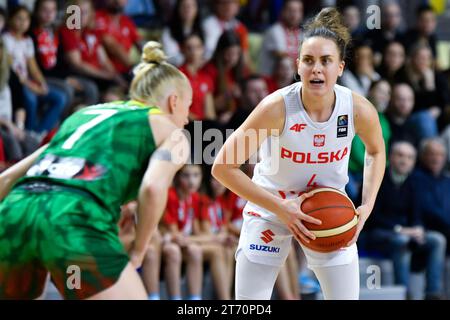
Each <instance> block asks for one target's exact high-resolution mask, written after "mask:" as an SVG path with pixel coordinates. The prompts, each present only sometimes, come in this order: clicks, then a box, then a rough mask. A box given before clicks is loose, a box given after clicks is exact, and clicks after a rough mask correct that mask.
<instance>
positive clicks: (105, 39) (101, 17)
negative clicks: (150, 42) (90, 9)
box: [95, 0, 141, 80]
mask: <svg viewBox="0 0 450 320" xmlns="http://www.w3.org/2000/svg"><path fill="white" fill-rule="evenodd" d="M127 2H128V0H108V1H107V2H106V9H105V10H99V11H97V12H96V16H95V28H96V31H97V32H98V33H99V36H100V39H101V42H102V45H103V47H104V48H105V50H106V52H107V54H108V57H109V58H110V60H111V62H112V63H113V65H114V68H115V70H116V72H118V73H119V74H121V75H122V76H123V77H124V78H125V79H127V80H131V77H132V75H131V73H130V70H131V67H132V66H133V64H134V61H132V59H131V57H130V52H131V49H132V48H133V46H134V47H135V48H137V49H138V50H139V51H140V50H141V45H140V43H139V41H140V40H141V39H140V36H139V33H138V31H137V28H136V25H135V24H134V22H133V20H131V19H130V18H129V17H127V16H126V15H124V14H123V11H124V8H125V6H126V5H127Z"/></svg>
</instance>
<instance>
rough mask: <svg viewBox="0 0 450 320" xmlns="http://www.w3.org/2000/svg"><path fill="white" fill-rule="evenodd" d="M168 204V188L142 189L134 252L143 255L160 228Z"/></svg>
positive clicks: (150, 187) (151, 187) (153, 187)
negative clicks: (159, 224)
mask: <svg viewBox="0 0 450 320" xmlns="http://www.w3.org/2000/svg"><path fill="white" fill-rule="evenodd" d="M166 203H167V188H161V187H158V186H153V185H152V186H149V187H143V188H141V190H140V192H139V198H138V223H137V226H136V239H135V243H134V247H133V250H134V251H135V252H137V253H143V252H144V251H145V249H146V248H147V244H148V243H149V241H150V239H151V237H152V235H153V234H154V233H155V231H156V228H157V227H158V223H159V220H160V219H161V216H162V214H163V212H164V209H165V207H166Z"/></svg>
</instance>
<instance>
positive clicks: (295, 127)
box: [289, 123, 306, 132]
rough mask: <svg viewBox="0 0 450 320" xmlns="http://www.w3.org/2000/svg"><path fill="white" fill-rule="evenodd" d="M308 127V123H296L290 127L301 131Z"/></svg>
mask: <svg viewBox="0 0 450 320" xmlns="http://www.w3.org/2000/svg"><path fill="white" fill-rule="evenodd" d="M305 128H306V123H296V124H294V125H293V126H292V127H290V128H289V130H291V131H295V132H300V131H302V130H303V129H305Z"/></svg>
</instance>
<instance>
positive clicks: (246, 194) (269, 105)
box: [212, 93, 321, 242]
mask: <svg viewBox="0 0 450 320" xmlns="http://www.w3.org/2000/svg"><path fill="white" fill-rule="evenodd" d="M284 109H285V108H284V101H283V98H282V97H281V95H279V94H277V93H274V94H272V95H269V96H268V97H266V98H265V99H264V100H263V101H261V103H260V104H259V105H258V106H257V107H256V108H255V110H254V111H253V112H252V113H251V114H250V116H249V117H248V118H247V119H246V120H245V122H244V123H243V124H242V125H241V126H240V127H239V128H238V129H237V130H236V131H235V132H234V133H233V134H232V135H231V136H230V137H229V138H228V139H227V141H226V142H225V144H224V146H223V147H222V149H221V150H220V151H219V154H218V155H217V157H216V159H215V161H214V165H213V168H212V175H213V176H214V177H215V178H216V179H217V180H219V181H220V182H221V183H222V184H223V185H224V186H225V187H227V188H228V189H230V190H231V191H232V192H234V193H236V194H237V195H239V196H240V197H242V198H244V199H247V200H248V201H250V202H253V203H255V204H256V205H258V206H260V207H263V208H265V209H267V210H268V211H270V212H273V213H274V214H275V215H277V217H278V218H279V219H280V220H281V221H282V222H283V223H284V224H286V226H287V227H288V228H289V230H290V231H291V232H292V233H293V235H294V236H296V238H302V239H303V240H304V241H306V242H309V240H308V237H309V238H311V239H315V237H314V235H313V234H312V233H311V232H310V231H309V230H308V229H306V227H305V226H304V225H303V224H302V222H301V220H305V221H307V222H311V223H315V224H320V223H321V222H320V221H319V220H317V219H314V218H312V217H310V216H308V215H306V214H303V213H302V212H301V211H300V204H301V201H303V199H305V198H307V197H309V194H307V193H305V194H303V195H302V196H301V197H299V198H296V199H290V200H282V199H280V198H278V197H276V196H275V195H273V194H271V193H270V192H268V191H267V190H265V189H263V188H261V187H260V186H258V185H256V184H255V183H254V182H253V181H252V180H251V179H250V178H249V177H248V176H247V175H246V174H245V173H244V172H242V171H241V170H240V169H239V168H240V166H241V165H242V164H243V163H245V161H247V160H248V159H249V158H250V156H252V155H253V154H255V153H256V152H257V151H258V149H259V148H260V146H261V144H262V143H263V142H264V141H265V140H266V138H268V137H269V136H277V135H279V134H281V132H282V130H283V128H284V122H285V121H284V119H285V110H284ZM252 130H254V131H255V132H256V134H254V135H253V136H255V138H256V140H257V141H256V143H255V141H252V142H249V141H248V140H249V139H248V137H250V136H252V134H251V131H252Z"/></svg>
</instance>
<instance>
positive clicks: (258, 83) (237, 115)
mask: <svg viewBox="0 0 450 320" xmlns="http://www.w3.org/2000/svg"><path fill="white" fill-rule="evenodd" d="M241 84H242V88H241V90H242V92H243V95H242V99H241V102H240V105H239V107H238V108H237V109H236V111H235V112H234V114H233V116H232V117H231V119H230V121H229V122H228V123H227V124H226V125H225V127H226V128H227V129H228V128H229V129H233V130H236V129H237V128H239V127H240V125H241V124H242V123H243V122H244V121H245V119H247V118H248V116H249V115H250V113H251V112H252V111H253V109H255V108H256V106H257V105H258V104H259V103H260V102H261V101H262V100H263V99H264V98H265V97H266V96H267V95H268V94H269V90H268V88H267V83H266V81H265V79H264V78H263V77H262V76H260V75H257V74H253V75H250V76H248V77H247V78H245V79H244V80H243V81H242V82H241Z"/></svg>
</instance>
